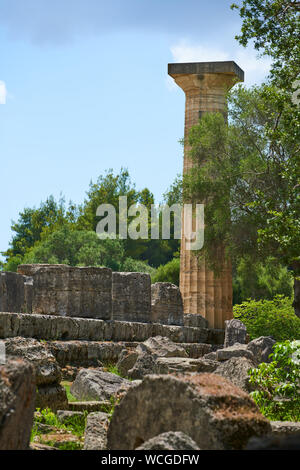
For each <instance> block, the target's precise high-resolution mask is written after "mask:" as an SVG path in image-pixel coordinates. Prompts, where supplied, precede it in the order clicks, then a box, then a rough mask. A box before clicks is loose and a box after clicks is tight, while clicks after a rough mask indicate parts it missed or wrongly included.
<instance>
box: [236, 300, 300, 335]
mask: <svg viewBox="0 0 300 470" xmlns="http://www.w3.org/2000/svg"><path fill="white" fill-rule="evenodd" d="M233 315H234V318H237V319H239V320H241V321H242V322H243V323H244V324H245V325H246V327H247V332H248V334H249V336H250V339H254V338H257V337H259V336H272V337H273V338H274V339H275V340H276V341H285V340H292V339H300V318H298V317H296V315H295V312H294V309H293V307H292V300H291V299H290V298H288V297H283V296H281V295H278V296H276V297H275V298H274V299H273V300H257V301H256V300H248V301H247V302H243V303H242V304H239V305H234V307H233Z"/></svg>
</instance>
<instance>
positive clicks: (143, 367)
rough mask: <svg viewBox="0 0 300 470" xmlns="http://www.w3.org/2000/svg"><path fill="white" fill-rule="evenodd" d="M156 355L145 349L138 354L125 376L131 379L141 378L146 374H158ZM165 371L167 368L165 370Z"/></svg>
mask: <svg viewBox="0 0 300 470" xmlns="http://www.w3.org/2000/svg"><path fill="white" fill-rule="evenodd" d="M156 360H157V356H156V355H155V354H151V353H149V352H147V351H145V352H143V353H141V354H139V355H138V358H137V360H136V362H135V364H134V366H133V367H132V368H131V369H129V370H128V371H127V377H129V378H130V379H133V380H139V379H143V377H144V376H145V375H148V374H158V373H159V372H158V365H157V361H156ZM164 373H167V369H165V372H164Z"/></svg>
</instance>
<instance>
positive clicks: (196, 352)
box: [180, 343, 212, 359]
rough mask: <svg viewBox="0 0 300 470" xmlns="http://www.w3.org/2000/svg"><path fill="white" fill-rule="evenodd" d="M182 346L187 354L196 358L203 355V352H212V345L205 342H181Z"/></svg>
mask: <svg viewBox="0 0 300 470" xmlns="http://www.w3.org/2000/svg"><path fill="white" fill-rule="evenodd" d="M180 346H182V347H183V348H184V349H185V350H186V353H187V355H188V357H191V358H193V359H198V358H199V357H203V356H204V355H205V354H209V353H210V352H212V345H211V344H205V343H181V344H180Z"/></svg>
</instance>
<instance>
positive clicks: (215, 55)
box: [171, 40, 228, 62]
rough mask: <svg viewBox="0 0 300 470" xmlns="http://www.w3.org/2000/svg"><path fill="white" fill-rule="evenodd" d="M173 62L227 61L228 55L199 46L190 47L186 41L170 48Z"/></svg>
mask: <svg viewBox="0 0 300 470" xmlns="http://www.w3.org/2000/svg"><path fill="white" fill-rule="evenodd" d="M171 53H172V55H173V60H174V62H208V61H212V62H213V61H218V60H221V61H222V60H228V54H226V53H225V52H223V51H221V50H217V49H213V48H211V47H206V46H203V45H201V44H198V45H192V44H190V43H189V42H188V41H186V40H182V41H180V42H179V43H178V44H176V45H174V46H171Z"/></svg>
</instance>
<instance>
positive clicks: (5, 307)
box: [0, 272, 25, 312]
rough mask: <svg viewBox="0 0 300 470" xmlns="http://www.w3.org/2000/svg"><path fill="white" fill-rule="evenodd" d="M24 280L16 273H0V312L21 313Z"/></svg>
mask: <svg viewBox="0 0 300 470" xmlns="http://www.w3.org/2000/svg"><path fill="white" fill-rule="evenodd" d="M24 279H25V278H24V276H22V275H21V274H18V273H12V272H4V273H0V312H22V309H23V305H24Z"/></svg>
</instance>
